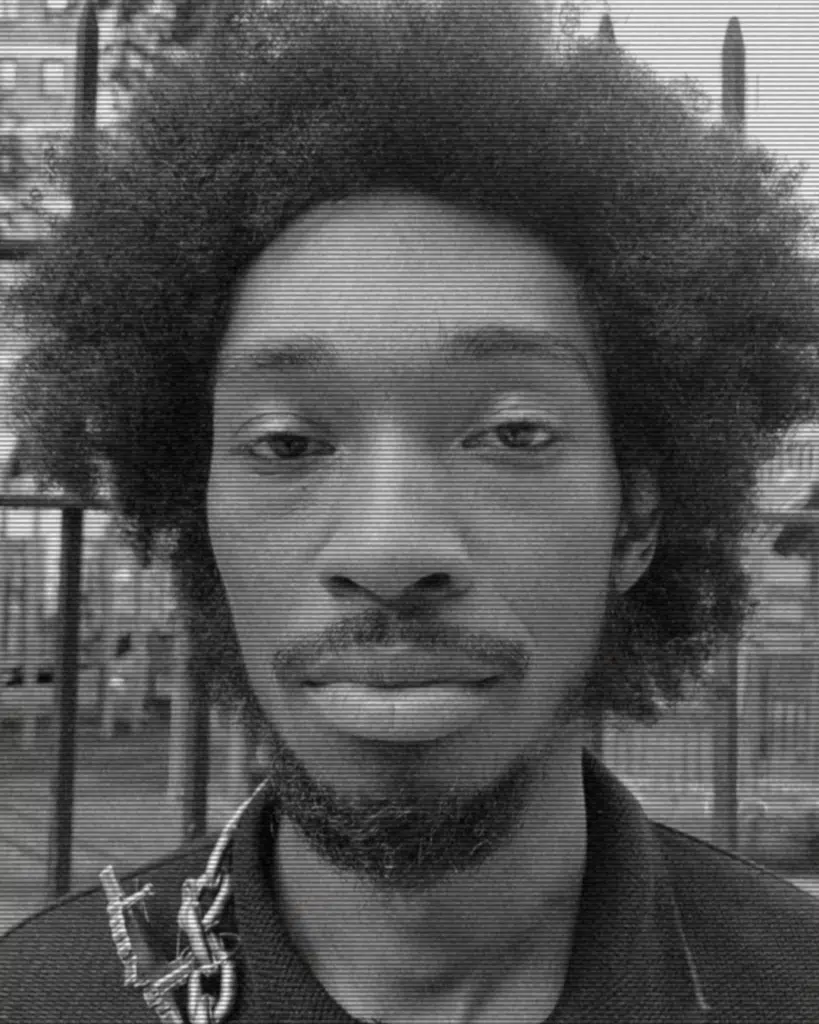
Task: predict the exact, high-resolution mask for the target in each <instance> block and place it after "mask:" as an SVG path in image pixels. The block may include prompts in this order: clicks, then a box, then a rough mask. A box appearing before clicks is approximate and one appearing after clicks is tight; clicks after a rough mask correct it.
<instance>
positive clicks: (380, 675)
mask: <svg viewBox="0 0 819 1024" xmlns="http://www.w3.org/2000/svg"><path fill="white" fill-rule="evenodd" d="M497 674H498V670H497V668H496V667H493V666H491V665H488V664H487V663H486V662H485V661H483V660H480V659H478V658H474V657H470V656H469V655H466V654H460V653H456V652H451V653H450V652H445V651H444V652H442V651H424V650H419V649H417V648H414V647H410V646H407V645H395V646H392V647H381V648H377V649H373V648H368V649H366V650H363V649H359V650H347V651H340V652H339V653H337V654H327V655H325V656H324V657H321V658H318V659H316V660H315V661H313V662H311V663H310V664H308V665H307V666H306V667H305V671H304V673H303V681H304V682H310V683H316V684H318V685H329V684H332V683H359V684H363V685H365V686H373V687H379V688H381V689H397V688H399V687H407V686H429V685H432V684H434V683H439V684H440V683H461V684H468V683H480V682H484V681H486V680H487V679H490V678H491V677H493V676H495V675H497Z"/></svg>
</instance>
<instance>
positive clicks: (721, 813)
mask: <svg viewBox="0 0 819 1024" xmlns="http://www.w3.org/2000/svg"><path fill="white" fill-rule="evenodd" d="M722 119H723V123H724V124H725V126H726V127H727V128H729V129H731V130H732V131H734V132H736V134H737V135H738V136H741V135H742V133H743V131H744V127H745V44H744V42H743V39H742V29H741V28H740V24H739V19H738V18H731V20H730V21H729V22H728V28H727V29H726V31H725V39H724V42H723V46H722ZM716 682H717V688H716V694H715V700H714V703H713V708H714V736H713V743H714V745H713V753H714V764H713V785H714V790H713V792H714V813H713V821H712V836H713V839H714V842H716V843H719V844H720V845H722V846H725V847H726V848H727V849H729V850H735V849H737V846H738V843H739V641H738V640H728V641H727V643H726V645H725V648H724V649H723V651H722V652H721V653H720V656H719V658H718V663H717V673H716Z"/></svg>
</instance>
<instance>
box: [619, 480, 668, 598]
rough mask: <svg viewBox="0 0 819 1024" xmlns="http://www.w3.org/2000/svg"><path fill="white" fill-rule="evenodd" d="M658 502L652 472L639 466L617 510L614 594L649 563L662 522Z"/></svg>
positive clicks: (621, 591)
mask: <svg viewBox="0 0 819 1024" xmlns="http://www.w3.org/2000/svg"><path fill="white" fill-rule="evenodd" d="M659 505H660V492H659V489H658V487H657V481H656V479H655V476H654V474H653V473H652V472H651V471H650V470H648V469H646V468H645V467H641V468H640V469H639V470H638V471H637V472H636V473H635V474H634V476H633V478H632V487H631V493H630V495H629V497H628V499H627V502H626V504H624V506H623V508H622V510H621V512H620V526H619V529H618V531H617V541H616V543H615V547H614V556H613V559H612V578H613V581H614V586H615V589H616V590H617V593H618V594H625V593H626V591H628V590H630V589H631V588H632V587H633V586H634V584H635V583H636V582H637V581H638V580H639V579H640V578H641V577H642V576H643V575H644V573H645V572H646V570H647V569H648V567H649V566H650V565H651V559H652V558H653V557H654V552H655V550H656V548H657V538H658V536H659V533H660V524H661V522H662V515H661V513H660V508H659Z"/></svg>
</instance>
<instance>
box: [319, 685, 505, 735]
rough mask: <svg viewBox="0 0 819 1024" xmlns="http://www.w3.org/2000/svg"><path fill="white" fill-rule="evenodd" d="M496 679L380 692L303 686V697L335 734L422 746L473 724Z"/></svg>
mask: <svg viewBox="0 0 819 1024" xmlns="http://www.w3.org/2000/svg"><path fill="white" fill-rule="evenodd" d="M494 681H495V680H487V681H486V682H484V683H481V684H470V685H467V684H457V683H430V684H427V685H425V686H407V687H401V688H400V689H379V688H376V687H374V686H365V685H363V684H361V683H331V684H327V685H324V686H315V685H307V686H305V687H304V693H305V696H306V697H307V699H308V700H309V701H310V703H311V704H312V705H313V707H314V708H315V709H316V711H318V713H319V714H320V715H321V716H322V718H324V719H325V720H326V721H327V722H329V723H330V724H331V725H332V726H334V727H335V728H336V729H338V730H340V731H341V732H346V733H348V734H349V735H351V736H356V737H358V738H359V739H369V740H382V741H386V742H388V743H423V742H425V741H430V740H437V739H441V737H443V736H448V735H450V734H451V733H454V732H459V731H460V730H462V729H465V728H467V727H468V726H470V725H472V723H473V722H474V721H475V720H476V719H478V718H479V717H480V716H481V715H482V714H483V712H484V711H485V710H486V708H487V707H488V705H489V704H490V703H491V702H492V700H493V697H494V690H495V687H494V686H493V685H491V684H492V683H494Z"/></svg>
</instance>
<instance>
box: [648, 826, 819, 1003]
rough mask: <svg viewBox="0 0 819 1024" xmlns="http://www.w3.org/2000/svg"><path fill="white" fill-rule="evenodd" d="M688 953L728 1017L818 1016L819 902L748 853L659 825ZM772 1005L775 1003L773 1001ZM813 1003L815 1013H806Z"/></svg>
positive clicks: (659, 836)
mask: <svg viewBox="0 0 819 1024" xmlns="http://www.w3.org/2000/svg"><path fill="white" fill-rule="evenodd" d="M654 829H655V831H656V834H657V836H658V838H659V840H660V843H661V846H662V849H663V851H664V855H665V861H666V864H667V866H668V870H669V875H670V878H671V881H672V884H673V888H674V896H675V899H676V902H677V906H678V907H679V910H680V916H681V919H682V925H683V929H684V932H685V936H686V940H687V942H688V944H689V946H690V950H691V953H692V955H693V957H694V960H695V962H696V964H697V967H698V969H699V970H700V972H701V974H702V976H703V983H704V986H705V988H706V990H707V991H709V990H710V993H711V994H712V997H713V998H712V1001H713V1002H716V1003H717V1004H720V1003H722V1002H725V1004H726V1008H727V1006H730V1007H731V1010H730V1013H729V1015H728V1016H727V1017H726V1019H730V1020H733V1019H735V1018H736V1019H737V1020H740V1019H743V1016H742V1015H743V1013H745V1014H746V1016H745V1018H744V1019H745V1020H747V1021H756V1020H757V1014H758V1013H759V1011H760V1009H761V1008H762V1007H766V1006H768V1005H769V1004H770V1003H771V999H772V997H774V998H775V999H776V1000H777V1001H780V1002H779V1003H778V1007H779V1011H780V1016H779V1017H778V1019H779V1020H783V1021H784V1020H807V1019H811V1020H813V1019H816V1020H819V900H816V899H814V898H813V897H812V896H810V895H809V894H808V893H806V892H804V891H802V890H801V889H799V888H797V887H796V886H794V885H792V884H791V883H790V882H788V881H787V880H786V879H784V878H782V877H781V876H780V875H777V874H776V873H775V872H773V871H770V870H768V869H767V868H764V867H762V866H761V865H759V864H757V863H755V862H754V861H752V860H750V859H749V858H747V857H743V856H741V855H739V854H735V853H731V852H729V851H726V850H723V849H721V848H720V847H717V846H714V845H713V844H712V843H708V842H706V841H704V840H702V839H698V838H696V837H694V836H691V835H688V834H686V833H683V832H679V831H677V830H676V829H673V828H670V827H668V826H666V825H660V824H656V823H655V824H654ZM770 1008H771V1009H773V1008H774V1007H772V1006H771V1007H770ZM808 1008H812V1010H813V1012H814V1013H815V1017H810V1016H802V1014H803V1013H805V1011H806V1010H807V1009H808Z"/></svg>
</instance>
